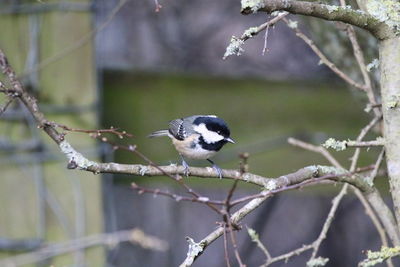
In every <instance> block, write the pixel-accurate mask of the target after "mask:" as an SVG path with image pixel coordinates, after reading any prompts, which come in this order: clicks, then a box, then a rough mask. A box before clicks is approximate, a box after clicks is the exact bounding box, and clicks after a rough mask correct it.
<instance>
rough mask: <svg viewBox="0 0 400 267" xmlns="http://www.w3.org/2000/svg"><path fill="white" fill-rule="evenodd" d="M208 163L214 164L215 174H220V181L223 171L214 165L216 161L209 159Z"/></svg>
mask: <svg viewBox="0 0 400 267" xmlns="http://www.w3.org/2000/svg"><path fill="white" fill-rule="evenodd" d="M207 161H208V162H210V163H211V164H212V168H213V169H214V170H215V172H216V173H217V174H218V177H219V179H222V169H221V168H220V167H219V166H218V165H217V164H215V163H214V161H212V160H210V159H207Z"/></svg>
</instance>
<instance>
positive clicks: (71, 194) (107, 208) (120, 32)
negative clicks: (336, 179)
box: [0, 0, 387, 267]
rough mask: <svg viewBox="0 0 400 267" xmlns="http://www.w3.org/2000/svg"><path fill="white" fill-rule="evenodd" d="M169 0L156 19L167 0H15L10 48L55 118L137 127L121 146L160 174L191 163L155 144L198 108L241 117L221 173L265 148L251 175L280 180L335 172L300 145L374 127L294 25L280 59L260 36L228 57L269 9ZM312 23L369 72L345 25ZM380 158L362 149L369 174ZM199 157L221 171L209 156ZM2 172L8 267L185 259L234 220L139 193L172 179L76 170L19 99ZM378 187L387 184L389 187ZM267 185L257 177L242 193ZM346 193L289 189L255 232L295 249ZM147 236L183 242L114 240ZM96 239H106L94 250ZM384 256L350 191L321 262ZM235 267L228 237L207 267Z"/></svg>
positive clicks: (251, 256) (3, 246)
mask: <svg viewBox="0 0 400 267" xmlns="http://www.w3.org/2000/svg"><path fill="white" fill-rule="evenodd" d="M325 2H329V1H325ZM160 4H161V5H162V8H161V9H160V10H159V12H156V2H155V1H153V0H93V1H89V0H80V1H79V0H75V1H73V0H69V1H67V0H64V1H61V0H60V1H57V0H52V1H51V0H41V1H39V0H3V1H1V3H0V30H1V33H2V34H1V36H0V48H1V49H3V50H4V51H5V53H6V55H7V56H8V58H9V61H10V63H11V64H12V65H13V66H14V68H15V69H16V70H17V72H18V74H19V76H20V78H21V79H22V81H23V82H24V84H25V86H26V87H27V88H28V89H29V91H30V92H31V93H32V94H34V95H35V96H37V97H38V99H39V103H40V107H41V109H42V110H43V111H44V113H45V114H46V115H47V117H48V118H49V119H50V120H54V121H56V122H58V123H61V124H64V125H68V126H69V127H74V128H84V129H99V128H108V127H111V126H113V127H118V128H121V129H123V130H126V131H127V132H129V133H132V134H133V135H134V138H132V139H125V140H115V141H116V142H120V143H124V144H136V145H137V146H138V150H139V151H141V152H142V153H144V154H145V155H146V156H147V157H149V158H150V159H151V160H153V161H154V162H156V163H158V164H160V165H162V164H171V163H177V162H178V160H179V158H178V155H177V153H176V152H175V150H174V149H173V147H172V146H171V144H170V140H169V139H168V138H164V139H163V138H160V139H148V138H146V136H147V135H148V134H149V133H151V132H152V131H155V130H159V129H163V128H165V127H167V124H168V121H170V120H172V119H175V118H180V117H184V116H188V115H193V114H216V115H218V116H220V117H222V118H224V120H225V121H227V122H228V124H229V126H230V128H231V132H232V137H233V138H234V139H235V141H236V144H235V145H227V146H225V147H224V149H223V150H222V151H221V152H220V153H219V154H218V156H216V157H215V161H216V162H217V163H218V164H219V165H220V166H221V167H223V168H237V167H238V164H239V157H238V155H239V154H240V153H243V152H249V153H250V159H249V165H250V171H251V172H253V173H257V174H260V175H262V176H266V177H277V176H279V175H283V174H286V173H290V172H293V171H295V170H297V169H299V168H301V167H304V166H308V165H312V164H328V163H327V162H326V161H325V159H323V158H321V157H320V156H319V155H317V154H313V153H311V152H307V151H304V150H301V149H298V148H294V147H291V146H290V145H288V144H287V138H288V137H297V138H299V139H302V140H305V141H307V142H311V143H314V144H321V143H323V142H324V141H325V140H326V139H327V138H329V137H335V138H337V139H348V138H350V139H354V138H355V137H356V136H357V135H358V133H359V130H360V129H361V128H362V127H363V126H364V125H366V124H367V123H368V121H369V115H368V114H367V113H365V112H364V111H363V109H364V108H365V102H364V96H362V95H359V94H358V93H357V92H355V91H353V90H351V89H350V88H348V87H347V86H346V85H345V84H343V83H342V82H341V81H340V80H338V79H337V78H336V77H335V76H334V75H333V74H332V73H331V72H330V71H329V70H328V69H327V68H326V67H325V66H323V65H320V64H319V58H318V57H316V56H315V55H314V54H313V52H312V51H311V50H310V49H309V48H308V47H307V46H306V44H304V42H303V41H302V40H301V39H299V38H297V37H296V35H295V34H294V33H293V32H292V30H291V29H289V28H288V27H286V26H285V25H283V24H278V25H276V26H274V27H272V28H270V29H269V31H268V39H267V40H268V42H267V53H266V54H265V55H264V56H262V55H261V54H262V50H263V47H264V34H260V35H259V36H257V37H255V38H253V39H251V40H249V41H248V42H246V43H245V45H244V47H243V48H244V50H245V52H244V53H243V55H241V56H240V57H230V58H228V59H227V60H222V56H223V54H224V52H225V48H226V46H227V45H228V43H229V40H230V38H231V36H232V35H235V36H240V35H241V34H242V33H243V31H244V30H246V29H247V28H249V27H252V26H257V25H259V24H261V23H263V22H265V21H266V20H267V19H268V18H269V16H267V15H266V14H261V13H260V14H256V15H251V16H242V15H240V12H239V11H240V1H229V0H220V1H214V0H202V1H190V2H189V1H185V0H173V1H172V0H162V1H161V2H160ZM335 4H336V3H335ZM292 19H298V18H297V17H292ZM300 23H301V24H300V25H301V28H302V29H303V30H304V31H305V32H306V34H307V35H309V36H310V37H312V38H313V39H314V40H315V41H316V43H317V45H318V46H320V47H321V48H322V49H323V51H324V52H326V54H327V55H329V57H330V58H331V60H333V61H334V62H335V63H336V64H337V65H338V66H339V67H341V68H342V69H344V70H345V71H346V73H348V74H349V75H350V76H351V77H352V78H354V79H358V78H359V74H358V72H357V69H356V68H355V67H354V66H355V63H354V60H352V57H351V54H352V51H351V50H350V49H349V44H348V42H347V41H346V40H345V38H344V36H345V35H344V33H343V32H342V31H341V30H340V25H337V24H333V23H330V24H328V23H324V22H321V21H315V20H301V21H300ZM360 38H361V43H362V45H363V50H364V51H365V53H366V55H367V57H368V58H367V59H366V61H367V62H371V61H372V59H373V58H374V57H377V51H376V49H375V47H376V46H375V44H374V42H373V41H372V40H370V39H369V38H368V36H367V35H365V34H363V33H361V32H360ZM371 75H375V74H374V73H371ZM374 78H375V79H377V78H379V77H375V76H374ZM1 97H3V96H1ZM3 99H4V98H1V100H2V102H1V103H3ZM371 138H372V137H371ZM67 139H68V140H69V141H70V142H71V143H72V144H73V145H74V146H75V147H76V148H77V149H78V150H79V151H81V152H82V153H83V154H84V155H85V156H87V157H88V158H90V159H93V160H99V161H100V160H103V161H115V162H120V163H143V164H145V163H146V162H144V161H143V160H142V159H140V158H138V157H136V156H134V155H133V154H130V153H127V152H121V151H114V150H113V149H111V148H110V147H109V146H108V145H106V144H101V143H97V142H96V141H94V140H93V139H91V138H90V137H89V136H88V135H86V134H79V133H69V134H68V135H67ZM378 153H379V151H376V150H374V149H371V150H369V151H368V152H364V153H362V157H361V161H360V165H361V166H364V165H368V164H371V162H373V161H374V158H375V157H376V155H377V154H378ZM335 156H337V157H338V159H339V160H340V161H341V162H342V163H343V164H344V165H345V166H347V165H349V164H350V162H349V157H350V156H351V151H346V152H340V153H335ZM190 164H191V165H194V166H208V165H207V162H201V161H200V162H199V161H194V162H190ZM0 165H1V169H2V172H1V173H2V174H1V179H0V266H2V264H4V265H5V264H9V265H5V266H57V267H58V266H115V267H117V266H118V267H125V266H177V265H179V264H180V263H181V262H182V260H183V259H184V258H185V256H186V252H187V243H186V241H185V236H190V237H192V238H194V240H195V241H199V240H201V239H202V238H203V237H204V236H206V235H207V234H208V233H209V232H211V231H212V230H213V229H215V227H216V224H215V223H216V222H217V221H221V218H220V217H219V216H216V214H214V213H212V212H211V211H210V210H209V209H208V208H207V207H206V206H204V205H200V204H197V203H177V202H175V201H172V200H171V199H168V198H163V197H161V196H157V197H154V196H153V195H146V194H144V195H138V194H137V192H135V191H132V190H131V189H130V183H131V182H133V181H135V182H136V183H137V184H139V185H142V186H146V187H151V188H159V189H165V190H169V191H171V192H175V193H177V194H184V192H183V191H182V189H181V188H179V187H177V185H176V184H174V183H172V182H171V181H170V180H169V179H167V178H165V177H160V178H154V177H150V178H149V177H132V176H118V175H93V174H91V173H84V172H81V171H76V170H68V169H67V168H66V165H67V162H66V159H65V157H64V156H63V155H62V154H61V153H59V151H58V150H57V147H56V146H55V145H54V144H53V143H52V142H51V141H50V140H49V138H48V137H47V136H45V135H44V134H42V133H41V132H40V131H38V130H37V127H36V125H35V122H34V121H32V118H31V117H30V115H29V114H28V112H27V111H26V110H24V108H22V106H20V105H18V104H15V105H13V106H11V107H10V108H8V109H7V111H6V112H4V113H3V114H2V115H1V117H0ZM378 180H379V183H380V184H381V185H380V186H381V188H383V189H387V184H386V182H385V180H384V179H383V178H381V179H378ZM186 181H187V184H189V185H190V186H193V187H195V188H196V189H197V190H198V191H200V192H202V193H203V194H204V195H207V196H209V197H210V198H215V199H224V198H225V197H226V194H227V192H228V190H229V188H230V185H231V184H232V182H231V181H224V180H221V181H219V180H215V179H210V180H207V179H198V178H193V177H191V178H187V180H186ZM257 189H258V188H255V187H253V186H251V185H248V184H241V185H240V187H239V190H238V191H237V192H236V193H235V196H238V197H239V196H244V195H247V194H250V193H255V192H257ZM339 189H340V185H337V186H335V187H327V186H321V187H318V188H316V187H314V188H310V189H304V190H301V191H296V192H287V193H284V194H280V195H277V196H275V197H274V198H271V199H270V200H269V201H267V202H266V203H265V204H264V205H262V206H261V207H259V208H258V210H256V211H255V212H253V214H251V215H250V216H248V218H246V219H245V220H244V221H243V223H242V225H243V226H249V227H251V228H254V229H255V230H256V231H257V232H258V233H259V234H260V237H261V240H262V241H263V243H264V244H265V245H266V246H267V247H268V248H269V249H270V251H271V253H272V254H273V255H278V254H281V253H284V252H287V251H290V250H292V249H294V248H297V247H300V246H301V245H302V244H307V243H309V242H312V241H313V240H314V239H315V238H316V237H317V235H318V233H319V231H320V230H321V227H322V224H323V222H324V218H325V216H326V215H327V213H328V211H329V208H330V205H331V203H330V202H331V199H332V198H333V196H334V195H335V193H336V192H337V191H338V190H339ZM349 226H350V227H349ZM134 228H138V229H141V230H142V231H144V233H146V234H148V235H151V236H154V237H156V238H158V239H161V240H165V241H166V242H167V243H168V244H169V249H168V250H166V251H153V250H149V249H146V248H143V247H141V246H140V245H137V244H134V243H131V242H121V243H119V242H111V243H112V244H111V243H110V242H107V238H106V237H105V236H103V235H101V233H114V232H116V231H121V230H129V229H134ZM99 234H100V235H99ZM94 237H96V238H97V239H95V240H97V242H92V243H90V242H89V241H90V240H92V241H93V238H94ZM88 238H92V239H90V240H89V241H88ZM71 240H78V241H76V242H72V241H71ZM68 242H69V243H68ZM49 244H64V245H65V246H64V247H63V248H64V250H63V249H60V248H59V251H58V253H55V254H54V255H56V256H54V257H53V256H49V255H53V254H52V253H51V252H48V254H43V253H41V254H40V253H36V254H35V251H37V250H38V249H40V248H42V247H44V246H45V245H49ZM110 244H111V245H110ZM238 244H239V248H240V249H239V252H240V254H241V255H242V258H243V259H244V261H245V263H246V264H247V265H248V266H258V265H260V264H262V263H263V261H264V256H263V254H262V253H261V252H260V251H259V250H258V249H257V248H256V245H255V244H254V243H252V242H251V240H250V238H249V237H248V235H247V233H246V231H241V232H239V233H238ZM65 247H67V248H65ZM379 247H380V242H379V237H378V234H377V233H376V230H375V228H374V227H373V225H372V223H371V222H370V221H369V218H368V217H367V216H366V215H365V214H364V210H363V208H362V206H361V205H360V203H359V201H358V200H357V199H355V198H354V197H353V196H352V195H348V196H347V197H346V198H345V200H344V201H343V202H342V204H341V206H340V208H339V211H338V214H337V218H335V221H334V222H333V225H332V227H331V229H330V231H329V232H328V238H327V240H326V241H325V242H324V243H323V245H322V246H321V251H320V254H321V256H323V257H328V258H330V261H329V262H328V264H327V266H355V265H356V264H357V262H359V261H360V260H361V259H362V258H363V257H364V255H363V253H362V251H363V250H366V249H374V250H376V249H378V248H379ZM53 252H54V251H53ZM231 254H233V253H231ZM309 256H310V255H309V254H308V253H305V254H304V255H301V256H299V257H294V258H293V259H291V260H290V261H289V262H288V263H287V265H285V266H304V264H305V262H306V261H307V259H308V258H309ZM5 259H7V260H8V261H6V260H5ZM282 264H283V263H277V264H276V265H273V266H281V265H282ZM225 265H226V263H225V262H224V256H223V242H222V239H221V240H218V241H217V242H215V243H214V244H212V245H211V246H210V248H209V249H207V250H206V252H205V253H204V255H203V256H202V257H200V258H199V259H198V261H196V263H195V264H194V266H225Z"/></svg>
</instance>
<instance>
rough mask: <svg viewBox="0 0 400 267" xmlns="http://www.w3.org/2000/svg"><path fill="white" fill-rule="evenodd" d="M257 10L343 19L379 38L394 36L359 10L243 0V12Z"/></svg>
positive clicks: (282, 0) (290, 1)
mask: <svg viewBox="0 0 400 267" xmlns="http://www.w3.org/2000/svg"><path fill="white" fill-rule="evenodd" d="M256 11H264V12H267V13H272V12H274V11H287V12H289V13H292V14H299V15H306V16H312V17H316V18H320V19H324V20H329V21H341V22H344V23H348V24H351V25H354V26H357V27H360V28H362V29H365V30H367V31H369V32H371V33H372V34H373V35H374V36H375V37H376V38H378V39H381V40H382V39H386V38H389V37H392V36H394V35H395V34H394V32H393V30H392V29H391V28H390V27H389V26H388V25H387V24H385V23H383V22H380V21H379V20H378V19H376V18H375V17H373V16H371V15H369V14H367V13H364V12H362V11H359V10H353V9H351V8H345V7H340V6H332V5H325V4H320V3H317V2H307V1H296V0H258V1H255V0H252V1H250V0H242V10H241V12H242V14H251V13H254V12H256Z"/></svg>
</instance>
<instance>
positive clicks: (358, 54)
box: [340, 0, 381, 116]
mask: <svg viewBox="0 0 400 267" xmlns="http://www.w3.org/2000/svg"><path fill="white" fill-rule="evenodd" d="M340 5H341V6H342V7H346V1H345V0H340ZM346 33H347V36H348V37H349V40H350V43H351V46H352V48H353V53H354V57H355V58H356V61H357V63H358V67H359V68H360V71H361V74H362V76H363V80H364V84H365V92H366V94H367V97H368V100H369V102H370V104H371V105H372V106H374V105H376V97H375V94H374V90H373V87H372V82H371V78H370V77H369V74H368V71H367V67H366V65H365V60H364V55H363V52H362V49H361V47H360V44H359V42H358V40H357V35H356V32H355V30H354V27H353V26H351V25H349V24H346ZM374 113H375V116H380V115H381V112H380V111H379V110H378V109H374Z"/></svg>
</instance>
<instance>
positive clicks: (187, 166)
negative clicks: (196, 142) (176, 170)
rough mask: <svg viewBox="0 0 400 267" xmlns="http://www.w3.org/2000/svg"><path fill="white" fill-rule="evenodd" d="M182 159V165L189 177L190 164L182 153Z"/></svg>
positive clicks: (184, 172)
mask: <svg viewBox="0 0 400 267" xmlns="http://www.w3.org/2000/svg"><path fill="white" fill-rule="evenodd" d="M180 156H181V159H182V166H183V174H184V175H185V176H186V177H188V176H189V165H188V164H187V163H186V161H185V159H184V158H183V156H182V155H180Z"/></svg>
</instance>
